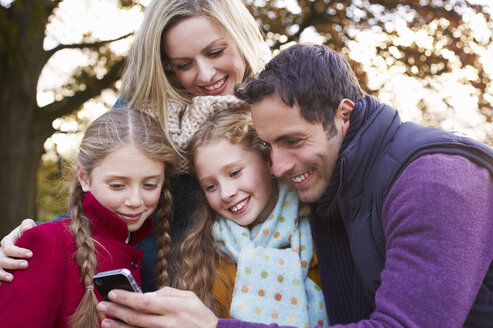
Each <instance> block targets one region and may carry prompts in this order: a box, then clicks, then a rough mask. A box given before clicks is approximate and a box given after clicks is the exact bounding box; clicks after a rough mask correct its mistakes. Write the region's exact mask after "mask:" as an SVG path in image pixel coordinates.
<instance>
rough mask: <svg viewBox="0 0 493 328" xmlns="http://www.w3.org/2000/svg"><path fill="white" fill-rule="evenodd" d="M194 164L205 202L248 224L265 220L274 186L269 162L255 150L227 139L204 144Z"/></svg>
mask: <svg viewBox="0 0 493 328" xmlns="http://www.w3.org/2000/svg"><path fill="white" fill-rule="evenodd" d="M211 158H213V159H214V160H213V161H211ZM194 166H195V171H196V175H197V178H198V180H199V182H200V185H201V187H202V189H203V190H204V192H205V195H206V197H207V201H208V203H209V205H210V206H211V208H212V209H213V210H214V211H216V212H217V213H219V214H220V215H221V216H223V217H225V218H227V219H230V220H232V221H235V222H236V223H238V224H240V225H242V226H250V225H255V224H258V223H261V222H263V221H265V220H266V219H267V217H268V215H269V214H270V213H271V212H272V210H273V209H274V207H275V204H276V201H277V189H276V186H275V183H274V181H273V179H272V177H271V174H270V166H269V164H268V163H267V162H266V161H265V160H264V159H263V158H262V157H261V156H260V155H259V154H258V153H257V152H256V151H255V150H251V149H246V148H245V147H244V146H241V145H237V144H232V143H231V142H229V141H228V140H221V141H219V142H213V143H209V144H204V145H202V146H200V148H199V149H198V150H197V152H196V155H195V157H194Z"/></svg>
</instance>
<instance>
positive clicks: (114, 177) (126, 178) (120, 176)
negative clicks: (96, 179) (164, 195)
mask: <svg viewBox="0 0 493 328" xmlns="http://www.w3.org/2000/svg"><path fill="white" fill-rule="evenodd" d="M163 175H164V174H163ZM161 176H162V175H161V174H156V175H150V176H147V177H144V179H159V178H160V177H161ZM105 178H106V179H121V180H129V177H128V176H125V175H117V174H112V175H107V176H106V177H105Z"/></svg>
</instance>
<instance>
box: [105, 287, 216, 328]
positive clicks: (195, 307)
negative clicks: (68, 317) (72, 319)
mask: <svg viewBox="0 0 493 328" xmlns="http://www.w3.org/2000/svg"><path fill="white" fill-rule="evenodd" d="M108 296H109V298H110V300H111V301H112V302H101V303H99V305H98V310H99V311H100V312H101V313H103V314H105V315H108V316H111V317H115V318H118V319H121V320H123V321H125V322H126V323H127V324H124V323H121V322H117V321H114V320H110V319H105V320H103V322H102V324H101V327H103V328H124V327H131V326H138V327H144V328H158V327H159V328H162V327H166V328H171V327H176V328H182V327H187V328H216V327H217V322H218V321H219V319H218V318H217V317H216V316H215V315H214V313H213V312H212V311H211V310H210V309H209V308H208V307H207V306H205V305H204V304H203V303H202V302H201V301H200V299H199V298H198V297H197V296H196V295H195V294H194V293H193V292H190V291H183V290H179V289H174V288H171V287H164V288H161V289H160V290H158V291H156V292H153V293H145V294H138V293H132V292H127V291H123V290H113V291H111V292H110V293H109V294H108Z"/></svg>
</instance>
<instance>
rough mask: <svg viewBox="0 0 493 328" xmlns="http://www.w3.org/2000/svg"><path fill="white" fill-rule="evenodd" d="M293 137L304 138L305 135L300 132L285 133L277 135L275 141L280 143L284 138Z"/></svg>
mask: <svg viewBox="0 0 493 328" xmlns="http://www.w3.org/2000/svg"><path fill="white" fill-rule="evenodd" d="M292 138H300V139H304V138H305V137H304V136H302V135H301V134H300V133H297V132H296V133H293V134H283V135H281V136H279V137H277V138H276V139H275V140H274V142H276V143H278V142H281V141H283V140H287V139H292Z"/></svg>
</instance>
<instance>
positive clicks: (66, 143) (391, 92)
mask: <svg viewBox="0 0 493 328" xmlns="http://www.w3.org/2000/svg"><path fill="white" fill-rule="evenodd" d="M9 2H11V1H9V0H0V4H2V5H8V3H9ZM149 2H150V0H142V1H141V3H142V4H143V5H144V6H145V5H147V4H148V3H149ZM476 2H479V1H476ZM281 3H282V4H284V5H285V6H286V7H287V8H288V9H290V10H292V11H294V12H297V11H299V10H300V9H299V7H298V5H297V3H296V1H295V0H286V1H284V2H281ZM483 3H484V1H483ZM56 10H57V12H56V18H55V19H54V20H52V22H51V24H50V25H49V26H48V28H47V31H46V32H47V37H46V39H45V43H44V47H45V49H51V48H53V47H55V46H56V45H58V44H69V43H77V42H79V41H80V40H81V37H82V35H83V34H84V33H86V32H88V31H92V35H93V36H94V37H95V38H98V39H103V40H104V39H112V38H117V37H119V36H121V35H124V34H127V33H130V32H132V31H135V30H137V29H138V26H139V25H140V22H141V20H142V19H143V14H142V12H140V11H139V9H138V8H134V9H132V10H119V8H118V1H117V0H85V1H80V0H64V1H63V2H61V4H60V6H59V8H57V9H56ZM469 19H470V24H471V26H473V28H474V29H475V30H476V31H477V33H478V36H479V37H482V38H487V37H491V34H492V31H491V30H490V29H488V28H487V27H486V25H485V23H484V18H481V16H479V15H478V16H475V17H470V18H469ZM395 24H396V28H397V29H401V35H402V37H401V39H402V40H398V42H401V43H403V44H404V43H408V42H411V41H416V42H417V43H419V44H420V45H421V46H422V47H424V48H426V47H429V44H430V40H429V37H428V36H426V35H424V34H419V33H418V34H415V33H411V32H409V31H406V29H405V27H404V26H402V24H401V25H399V22H395ZM380 37H381V35H379V34H377V33H375V32H372V31H363V32H359V33H358V35H357V37H356V40H355V41H354V42H351V43H350V44H349V48H350V54H349V55H350V56H351V59H353V60H355V61H358V62H360V63H362V64H363V67H364V68H365V70H366V71H367V72H368V76H369V85H370V87H371V88H372V89H379V90H380V91H379V95H378V98H379V100H381V101H383V102H387V103H389V104H391V105H392V106H393V107H395V108H397V109H398V110H399V111H400V114H401V116H402V119H403V120H404V121H406V120H413V121H416V122H417V123H424V122H423V121H422V117H421V113H420V111H419V110H417V102H418V101H419V99H422V98H424V99H426V103H427V105H428V110H429V111H430V112H431V113H433V114H435V115H437V116H438V117H440V118H441V119H442V123H441V125H440V127H441V128H444V129H448V130H459V131H461V132H463V133H466V134H468V135H469V136H471V137H473V138H476V139H478V140H481V141H482V140H484V138H485V131H486V129H493V126H491V125H488V124H486V123H485V122H484V119H483V117H482V116H481V115H479V112H478V110H477V105H476V98H475V90H474V88H472V87H471V86H470V85H467V84H464V83H460V81H464V80H465V81H467V80H468V79H470V78H472V77H473V76H471V74H473V73H472V72H470V71H468V70H467V69H461V70H455V71H454V73H453V74H446V75H444V76H442V77H440V78H439V79H437V82H436V83H437V85H438V87H439V88H440V93H442V94H446V95H448V96H450V98H451V99H452V101H451V102H452V104H453V109H450V108H447V107H446V106H445V104H443V102H441V101H440V99H439V96H438V94H437V92H435V91H432V90H429V89H424V88H423V86H422V85H421V83H420V82H419V81H417V80H415V79H413V78H410V77H408V76H406V75H405V74H403V72H402V71H399V68H397V67H394V68H392V69H387V63H385V62H381V61H382V59H380V58H376V57H374V56H371V54H372V53H374V52H375V47H376V45H377V43H378V40H379V38H380ZM131 41H132V38H129V39H128V40H123V41H119V42H115V43H114V44H113V45H112V46H111V47H112V49H113V50H114V51H116V52H119V53H122V54H124V53H126V52H127V51H128V49H129V46H130V43H131ZM301 41H309V42H314V43H319V42H321V41H322V38H321V37H320V36H319V35H317V34H316V33H315V32H314V31H313V30H310V29H309V30H307V31H306V32H305V33H304V34H303V35H302V37H301ZM478 51H482V52H483V53H482V56H483V58H485V61H484V63H483V64H484V69H485V70H486V72H488V73H489V74H492V75H493V61H491V60H486V58H493V45H490V46H489V47H488V48H487V49H485V50H484V49H481V50H478ZM444 55H445V56H446V55H447V53H446V49H444ZM86 60H87V59H86V58H84V56H81V55H80V52H79V51H77V50H64V51H62V52H59V53H57V54H56V55H55V56H54V57H53V58H52V59H51V60H50V61H49V62H48V64H47V66H46V67H45V69H44V70H43V72H42V74H41V76H40V80H39V86H38V104H39V105H40V106H43V105H46V104H48V103H50V102H52V101H53V100H55V96H54V93H53V92H51V91H50V90H51V89H53V88H55V87H57V86H59V85H61V84H63V82H64V81H65V80H66V79H67V77H68V76H70V73H71V72H72V70H73V69H74V68H75V67H77V66H79V65H83V64H84V62H86ZM396 90H398V91H399V92H396ZM116 98H117V95H116V94H114V93H112V92H105V93H103V95H102V97H100V98H98V99H96V100H92V101H89V102H88V103H86V104H85V105H84V110H83V111H81V112H80V114H79V116H80V118H83V119H87V120H92V119H93V118H95V117H97V116H99V115H100V114H102V113H103V112H104V111H106V110H108V109H109V108H110V107H111V106H112V104H113V103H114V102H115V100H116ZM491 100H492V102H493V99H491ZM54 127H55V128H57V129H61V130H63V131H75V130H77V123H75V122H71V121H64V120H56V121H55V122H54ZM80 137H81V136H80V135H77V134H75V135H74V134H68V135H67V134H63V133H58V134H55V135H54V136H53V137H52V138H50V139H49V140H47V142H46V143H45V148H46V149H47V155H45V158H54V156H55V149H56V150H57V151H58V153H61V154H62V155H65V156H69V157H70V156H73V154H74V153H75V151H76V149H77V145H78V143H79V142H80Z"/></svg>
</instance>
